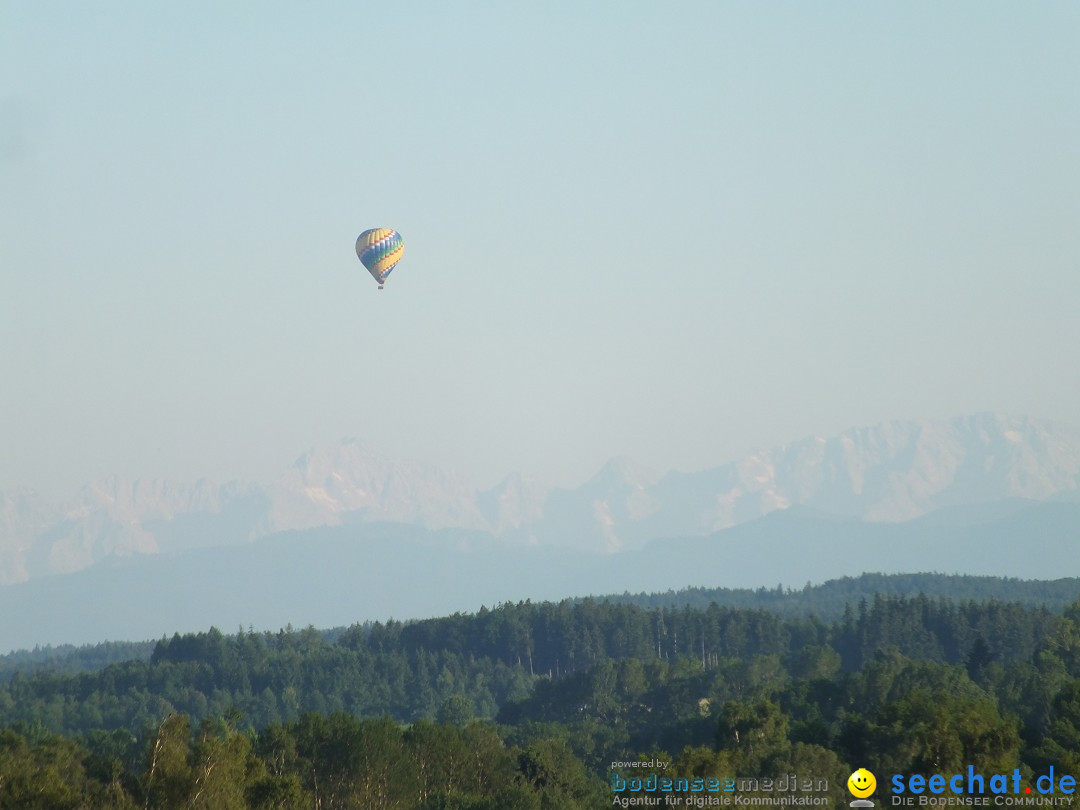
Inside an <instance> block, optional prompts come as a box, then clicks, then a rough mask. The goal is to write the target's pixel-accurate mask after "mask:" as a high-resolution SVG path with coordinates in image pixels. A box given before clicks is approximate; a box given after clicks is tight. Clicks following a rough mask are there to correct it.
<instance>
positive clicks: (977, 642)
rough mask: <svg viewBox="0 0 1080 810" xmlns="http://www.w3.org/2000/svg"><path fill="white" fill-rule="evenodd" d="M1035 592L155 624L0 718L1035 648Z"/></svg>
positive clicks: (3, 689)
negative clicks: (136, 653) (1020, 598)
mask: <svg viewBox="0 0 1080 810" xmlns="http://www.w3.org/2000/svg"><path fill="white" fill-rule="evenodd" d="M1068 621H1069V620H1068V619H1065V618H1063V617H1062V616H1061V615H1059V614H1055V613H1053V612H1051V611H1050V610H1048V609H1047V608H1045V607H1030V606H1025V605H1021V604H1018V603H1005V602H999V601H985V602H974V601H968V602H957V601H950V600H945V599H937V600H932V599H930V598H928V597H926V596H923V595H920V596H917V597H912V598H909V597H895V596H891V597H883V596H875V597H873V598H872V599H871V600H866V599H861V600H860V601H859V603H858V604H857V605H856V606H854V607H853V606H851V605H848V606H847V608H846V609H845V611H844V615H843V616H842V618H840V619H838V620H835V621H830V622H826V621H823V620H821V619H819V618H816V617H814V616H802V617H784V616H781V615H778V614H777V613H776V612H771V611H767V610H763V609H760V608H731V607H721V606H720V605H718V604H716V603H715V602H714V603H712V604H710V605H709V606H708V607H707V608H704V609H701V608H693V607H688V606H683V607H681V608H663V607H659V608H644V607H639V606H637V605H632V604H617V603H614V602H610V601H596V600H584V601H579V602H575V601H570V600H566V601H563V602H561V603H558V604H553V603H540V604H532V603H529V602H523V603H518V604H516V605H513V604H506V605H502V606H499V607H497V608H496V609H494V610H488V609H481V610H480V611H479V612H478V613H476V614H474V615H464V614H455V615H453V616H448V617H444V618H440V619H429V620H425V621H412V622H407V623H402V622H396V621H389V622H386V623H381V622H376V623H374V624H365V625H354V626H353V627H350V628H347V629H344V630H340V631H336V632H334V633H321V632H319V631H317V630H315V629H314V628H309V629H307V630H302V631H291V630H283V631H280V632H278V633H255V632H243V631H241V632H239V633H237V634H236V635H233V636H226V635H224V634H222V633H221V632H220V631H218V630H216V629H211V630H210V631H209V632H205V633H196V634H187V635H179V634H176V635H174V636H173V637H172V638H171V639H162V640H161V641H160V642H158V643H157V644H156V645H155V646H154V648H153V652H152V654H151V656H150V658H149V660H132V661H127V662H124V663H116V664H110V665H108V666H106V667H105V668H104V669H101V670H100V671H98V672H83V673H80V674H72V675H67V674H62V673H58V672H53V671H47V670H43V671H37V672H34V673H31V674H29V675H26V674H23V673H16V674H15V675H14V676H13V677H12V678H11V679H10V680H9V681H7V683H5V684H2V685H0V726H2V725H4V724H10V723H14V722H27V723H43V724H45V725H46V726H47V727H49V728H51V729H53V730H56V731H63V732H69V733H70V732H82V731H87V730H89V729H91V728H105V729H120V728H124V729H128V730H129V731H137V730H138V729H139V728H141V727H143V726H145V725H146V724H147V723H152V722H154V721H155V719H160V717H162V716H163V715H165V714H168V713H170V712H183V713H185V714H188V715H190V716H192V717H194V718H202V717H207V716H211V715H220V714H222V713H224V712H227V711H235V710H239V711H240V712H242V713H243V715H244V717H245V718H246V721H247V722H248V723H249V724H250V725H252V726H254V727H263V726H266V725H268V724H270V723H274V722H279V721H287V720H295V719H297V718H299V717H300V716H302V715H303V714H304V713H306V712H319V713H325V712H330V711H335V710H344V711H347V712H349V713H351V714H354V715H359V716H378V715H382V714H389V715H391V716H393V717H394V718H395V719H397V720H399V721H401V722H412V721H415V720H418V719H421V718H425V717H428V718H431V717H437V716H439V714H440V712H443V711H446V710H447V707H448V706H452V707H454V709H453V710H454V711H455V712H457V713H459V714H461V713H463V714H464V715H465V716H466V717H489V718H490V717H495V716H497V715H499V713H500V712H501V711H503V710H504V709H505V708H506V707H507V706H508V705H509V704H511V703H514V702H516V701H521V700H525V699H527V698H529V696H530V695H531V693H532V690H533V687H534V686H535V685H536V684H537V683H538V681H540V680H546V681H549V682H557V681H559V680H561V679H563V678H565V677H567V676H570V675H575V674H580V673H583V672H586V671H589V670H590V669H592V668H594V667H596V666H598V665H602V664H604V663H605V662H611V661H623V660H628V659H635V660H639V661H665V662H672V663H674V662H677V661H680V660H682V661H686V662H688V663H692V664H694V665H696V666H697V667H699V668H700V669H701V671H702V672H707V671H709V670H710V669H716V668H720V667H723V666H725V665H726V664H725V662H729V661H743V662H745V661H749V660H752V659H755V658H759V657H762V656H772V657H775V658H776V660H777V661H778V662H786V665H788V666H792V667H796V668H797V667H799V666H802V665H801V664H797V663H796V662H799V661H801V660H802V659H803V658H804V657H805V656H806V655H807V654H809V653H808V651H814V652H813V656H814V657H820V656H821V655H825V656H826V658H835V660H836V662H837V668H838V669H842V670H844V671H858V670H859V669H861V668H862V667H863V666H864V664H865V663H866V662H867V660H869V659H870V658H872V657H873V656H874V655H875V654H876V653H878V652H879V651H882V650H892V651H895V652H896V653H898V654H900V655H904V656H907V657H909V658H912V659H914V660H923V661H933V662H939V663H943V664H950V665H962V666H965V667H966V666H984V665H987V666H988V665H990V664H991V663H993V664H996V665H998V666H1005V665H1008V664H1010V663H1015V662H1023V661H1030V660H1032V659H1033V657H1034V656H1035V655H1036V653H1037V652H1038V651H1039V650H1040V649H1041V648H1043V647H1044V646H1046V645H1047V644H1049V643H1050V642H1049V640H1050V639H1053V638H1055V634H1060V633H1061V632H1064V631H1062V629H1061V623H1062V622H1068Z"/></svg>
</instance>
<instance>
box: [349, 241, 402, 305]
mask: <svg viewBox="0 0 1080 810" xmlns="http://www.w3.org/2000/svg"><path fill="white" fill-rule="evenodd" d="M404 252H405V243H404V242H403V241H402V240H401V234H399V233H398V232H397V231H395V230H393V229H392V228H369V229H368V230H366V231H364V232H363V233H362V234H360V235H359V236H358V237H356V255H357V256H358V257H359V258H360V261H361V262H362V263H363V265H364V267H366V268H367V269H368V272H369V273H371V276H372V278H374V279H375V280H376V281H377V282H379V289H380V290H381V289H382V288H383V282H385V281H386V277H387V276H388V275H390V271H391V270H393V269H394V268H395V267H396V266H397V263H398V262H399V261H401V254H403V253H404Z"/></svg>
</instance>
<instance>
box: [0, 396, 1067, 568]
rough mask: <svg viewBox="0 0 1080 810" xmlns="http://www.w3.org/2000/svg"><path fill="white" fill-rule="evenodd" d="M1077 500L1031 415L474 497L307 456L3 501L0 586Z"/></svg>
mask: <svg viewBox="0 0 1080 810" xmlns="http://www.w3.org/2000/svg"><path fill="white" fill-rule="evenodd" d="M1078 495H1080V431H1076V430H1074V429H1072V428H1069V427H1066V426H1062V425H1059V424H1055V423H1051V422H1046V421H1043V420H1039V419H1034V418H1031V417H1025V416H1004V415H1000V414H979V415H975V416H966V417H960V418H957V419H952V420H948V421H929V420H924V421H908V422H889V423H886V424H882V425H878V426H875V427H869V428H857V429H852V430H849V431H845V432H844V433H842V434H840V435H838V436H834V437H832V438H828V439H825V438H821V437H810V438H806V439H802V440H800V441H796V442H791V443H789V444H786V445H781V446H778V447H774V448H771V449H769V450H763V451H761V452H758V453H754V454H752V455H749V456H747V457H745V458H742V459H739V460H737V461H734V462H730V463H727V464H722V465H720V466H717V467H713V468H710V469H707V470H703V471H700V472H689V473H687V472H669V473H667V474H665V475H663V476H656V475H653V474H650V473H648V472H646V471H643V470H641V469H639V468H638V467H637V466H636V465H635V464H634V463H633V462H632V461H630V460H628V459H622V458H620V459H613V460H612V461H609V462H608V463H607V464H606V465H604V467H603V468H602V469H601V470H600V471H599V472H598V473H597V474H596V475H595V476H594V477H593V478H592V479H590V480H589V481H587V482H585V483H584V484H582V485H581V486H579V487H575V488H572V489H571V488H554V489H546V488H544V487H542V486H540V485H539V484H537V483H536V482H535V481H532V480H530V479H528V478H527V477H523V476H521V475H520V474H512V475H510V476H508V477H507V478H506V479H504V480H503V481H502V482H501V483H500V484H499V485H498V486H496V487H494V488H492V489H490V490H486V491H479V490H477V489H476V488H475V487H473V486H472V485H471V484H470V483H469V482H468V481H467V480H465V479H464V478H462V477H461V476H457V475H454V474H451V473H447V472H445V471H442V470H439V469H437V468H434V467H430V466H427V465H423V464H420V463H416V462H401V461H397V460H394V459H390V458H388V457H386V456H384V455H382V454H380V453H379V452H377V451H376V450H374V449H372V448H371V447H369V446H368V445H366V444H364V443H363V442H359V441H356V440H346V441H342V442H340V443H338V444H336V445H333V446H331V447H324V448H317V449H313V450H311V451H309V452H307V453H305V454H304V455H302V456H301V457H300V458H298V459H297V461H296V462H295V463H294V464H293V465H292V466H291V467H290V468H289V469H287V470H286V471H285V472H284V473H283V474H282V475H281V476H280V477H279V478H278V479H277V480H276V481H275V482H273V483H272V484H270V485H259V484H254V483H244V482H230V483H226V484H215V483H213V482H210V481H207V480H200V481H197V482H195V483H194V484H179V483H173V482H168V481H162V480H156V479H155V480H138V481H124V480H121V479H117V478H113V479H109V480H106V481H101V482H96V483H93V484H88V485H87V486H85V487H84V488H83V489H82V490H80V492H79V493H77V494H76V496H75V497H74V498H72V499H70V500H69V501H68V502H66V503H64V504H59V505H54V504H48V503H46V502H44V501H43V500H42V499H41V498H39V497H38V496H36V495H35V493H33V492H30V491H25V490H24V491H15V492H6V493H3V492H0V584H10V583H15V582H22V581H25V580H28V579H33V578H36V577H39V576H43V575H46V574H57V573H68V572H72V571H76V570H80V569H82V568H85V567H87V566H90V565H92V564H94V563H96V562H98V561H101V560H103V559H110V558H116V557H124V556H128V555H134V554H154V553H170V552H178V551H186V550H189V549H192V548H199V547H207V546H224V545H236V544H243V543H248V542H251V541H254V540H257V539H259V538H261V537H264V536H267V535H271V534H275V533H279V532H283V531H292V530H304V529H311V528H317V527H321V526H340V525H349V524H358V523H390V524H404V525H412V526H416V527H421V528H423V529H425V530H438V529H461V530H471V531H476V532H482V533H486V534H489V535H492V536H496V537H498V538H499V539H500V540H501V541H504V542H507V543H510V544H531V545H565V546H574V547H578V548H585V549H592V550H598V551H608V552H612V551H618V550H625V549H633V548H641V547H643V546H644V545H645V544H647V543H649V542H650V541H653V540H657V539H661V538H669V537H692V536H702V535H706V534H710V533H712V532H716V531H718V530H721V529H725V528H729V527H732V526H736V525H739V524H742V523H746V522H748V521H751V520H754V519H756V518H759V517H762V516H763V515H766V514H769V513H770V512H774V511H776V510H783V509H787V508H789V507H791V506H795V505H798V506H803V507H807V508H809V509H813V510H817V511H820V512H822V513H826V514H832V515H837V516H843V517H847V518H853V519H858V520H864V521H871V522H900V521H906V520H911V519H913V518H917V517H920V516H922V515H926V514H928V513H930V512H933V511H935V510H938V509H942V508H945V507H956V506H968V505H978V504H990V503H993V502H997V501H1001V500H1004V499H1008V498H1022V499H1028V500H1050V499H1055V498H1057V499H1062V498H1064V499H1069V498H1075V497H1078Z"/></svg>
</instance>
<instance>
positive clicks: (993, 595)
mask: <svg viewBox="0 0 1080 810" xmlns="http://www.w3.org/2000/svg"><path fill="white" fill-rule="evenodd" d="M919 595H924V596H926V597H929V598H932V599H938V598H943V599H950V600H957V601H987V600H991V599H992V600H997V601H1001V602H1013V603H1016V604H1020V605H1028V606H1032V607H1045V608H1047V609H1049V610H1051V611H1061V610H1062V609H1063V608H1064V607H1065V606H1066V605H1068V604H1070V603H1071V602H1072V601H1074V600H1075V599H1076V598H1077V597H1078V596H1080V578H1076V577H1071V578H1064V579H1057V580H1052V581H1043V580H1021V579H1005V578H1002V577H978V576H960V575H947V574H929V573H923V574H863V575H862V576H858V577H843V578H841V579H834V580H829V581H827V582H824V583H822V584H820V585H811V584H810V583H807V584H806V586H805V587H804V588H801V589H797V590H792V589H785V588H783V587H780V586H778V587H775V588H758V589H742V588H686V589H682V590H678V591H666V592H664V593H633V594H632V593H623V594H613V595H607V596H598V597H592V598H591V599H592V601H599V602H612V603H616V604H626V605H636V606H638V607H642V608H646V609H652V608H669V609H670V608H682V607H692V608H697V609H705V608H708V607H709V605H711V604H713V603H715V604H716V605H718V606H719V607H730V608H754V609H762V610H766V611H769V612H773V613H778V614H780V615H782V616H791V617H796V616H809V615H813V616H816V617H817V618H819V619H821V620H824V621H833V620H836V619H839V618H841V617H842V616H843V614H844V609H845V608H846V607H848V606H851V607H855V606H857V605H858V603H859V602H860V601H861V600H871V599H873V598H874V597H875V596H909V597H915V596H919ZM574 601H578V602H580V601H583V600H580V599H579V600H574ZM342 632H344V628H330V629H326V630H323V631H320V635H322V636H323V637H324V638H326V639H327V640H334V639H336V638H337V637H338V636H339V635H340V634H341V633H342ZM155 643H156V642H154V641H112V642H102V643H100V644H93V645H84V646H73V645H70V644H65V645H59V646H55V647H54V646H51V645H46V646H41V647H36V648H35V649H33V650H19V651H15V652H11V653H8V654H6V655H0V682H3V681H7V680H9V679H10V678H11V677H12V676H13V675H14V674H15V673H16V672H23V673H30V672H33V671H35V670H48V671H50V672H52V673H54V674H76V673H80V672H94V671H98V670H100V669H103V668H104V667H106V666H108V665H109V664H114V663H120V662H123V661H136V660H142V661H145V660H148V659H149V658H150V656H151V654H152V653H153V651H154V646H155Z"/></svg>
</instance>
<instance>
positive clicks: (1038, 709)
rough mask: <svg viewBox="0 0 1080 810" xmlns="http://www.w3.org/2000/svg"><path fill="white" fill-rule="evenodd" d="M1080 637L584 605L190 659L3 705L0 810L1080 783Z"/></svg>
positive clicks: (264, 642) (1036, 617) (982, 626)
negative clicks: (686, 781) (650, 785)
mask: <svg viewBox="0 0 1080 810" xmlns="http://www.w3.org/2000/svg"><path fill="white" fill-rule="evenodd" d="M768 593H769V594H771V596H770V597H769V598H772V599H780V598H781V597H783V596H784V594H783V592H782V591H769V592H768ZM1078 627H1080V602H1078V601H1074V602H1073V603H1072V604H1070V605H1069V606H1068V607H1067V608H1066V609H1065V612H1064V614H1055V613H1052V612H1051V611H1049V610H1047V609H1046V608H1044V607H1033V606H1025V605H1022V604H1018V603H1004V602H999V601H994V600H990V601H983V602H975V601H964V602H956V601H950V600H945V599H930V598H928V597H926V596H923V595H919V594H916V595H914V596H880V595H879V596H871V597H870V598H868V599H862V600H860V601H858V602H857V603H855V604H851V605H849V607H848V609H847V610H844V611H842V612H840V613H839V614H838V616H837V618H836V619H835V620H833V621H830V622H825V621H822V620H820V619H818V618H815V617H813V616H798V617H787V618H785V617H784V616H783V615H781V614H780V613H778V612H775V611H768V610H762V609H759V608H756V607H755V608H745V609H741V608H734V607H723V606H721V605H719V604H716V603H711V604H708V605H706V606H704V607H700V608H699V607H690V606H686V605H684V606H681V607H670V606H667V607H655V608H645V607H642V606H639V605H635V604H628V603H621V604H620V603H616V602H610V601H596V600H581V601H565V602H561V603H558V604H551V603H543V604H532V603H529V602H522V603H519V604H507V605H502V606H499V607H497V608H494V609H491V610H486V609H485V610H482V611H480V612H479V613H478V614H476V615H474V616H467V615H463V614H456V615H454V616H449V617H445V618H441V619H432V620H428V621H422V622H410V623H400V622H387V623H385V624H383V623H375V624H371V625H356V626H354V627H351V628H346V629H344V630H341V631H335V632H332V633H320V632H318V631H315V630H314V629H313V628H308V629H306V630H300V631H296V630H292V629H287V630H283V631H281V632H279V633H252V632H244V631H241V632H239V633H238V634H236V635H233V636H227V635H225V634H222V633H220V632H219V631H217V630H215V629H211V630H210V631H208V632H206V633H195V634H187V635H179V634H177V635H174V636H173V637H172V638H171V639H162V640H161V641H159V642H157V643H156V644H155V645H154V647H153V650H152V652H151V653H150V654H149V655H144V656H138V657H135V658H133V659H132V660H127V661H113V662H110V663H106V664H103V665H102V666H100V667H98V668H97V669H94V668H93V667H90V666H87V667H82V668H76V669H75V670H70V671H49V670H47V669H46V670H39V671H29V672H24V671H16V672H15V673H14V674H13V675H12V676H11V677H10V679H9V680H8V681H7V682H5V683H0V728H2V727H3V726H7V727H8V728H7V729H6V730H2V731H0V807H30V808H34V807H42V808H44V807H49V808H53V807H57V808H66V807H71V808H82V807H95V808H97V807H101V808H114V807H115V808H131V807H143V808H174V807H176V808H179V807H184V808H198V807H205V808H223V810H228V809H229V808H266V809H267V810H269V808H308V807H312V806H318V807H323V808H332V807H385V808H397V807H400V808H503V807H515V808H519V807H520V808H535V809H536V810H542V809H543V808H564V807H565V808H578V807H595V806H601V805H606V804H608V803H609V802H608V800H607V799H609V798H610V795H609V794H607V793H606V792H605V787H604V783H605V782H606V781H607V780H608V778H609V777H610V772H609V770H608V769H609V768H610V763H611V762H612V761H616V760H620V761H626V760H632V759H636V758H639V757H642V758H645V759H651V758H656V757H659V758H662V759H664V760H666V761H669V762H670V763H671V766H670V771H669V775H672V774H674V775H681V776H684V777H693V776H700V777H713V776H715V777H718V778H719V777H730V776H734V775H743V774H745V775H753V776H763V775H769V774H786V773H813V774H814V775H815V776H819V777H825V778H827V779H828V780H829V783H830V786H831V787H830V790H832V789H833V788H835V789H836V791H838V792H837V793H836V795H835V796H833V798H834V799H835V800H837V801H843V800H844V796H843V790H842V785H843V780H844V779H846V774H847V773H850V770H851V768H852V766H853V764H856V763H857V764H859V765H866V766H867V767H870V768H871V770H875V771H881V772H883V773H891V772H907V773H914V772H920V773H941V772H949V771H958V770H960V769H962V768H965V767H966V766H967V765H968V764H971V765H973V766H974V767H976V768H977V769H982V770H985V771H986V772H1009V771H1011V770H1012V769H1013V768H1016V767H1020V768H1021V770H1022V771H1023V772H1024V773H1032V772H1045V771H1046V770H1047V769H1048V768H1049V767H1051V766H1053V767H1054V768H1055V769H1056V770H1057V771H1058V772H1059V773H1066V772H1071V773H1077V772H1078V771H1080V760H1078V758H1077V754H1076V752H1077V751H1078V750H1080V631H1078V629H1077V628H1078ZM99 653H100V651H99ZM106 657H107V656H106ZM492 721H496V722H497V725H496V724H495V723H494V722H492ZM61 735H66V736H61ZM605 796H607V799H605Z"/></svg>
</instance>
